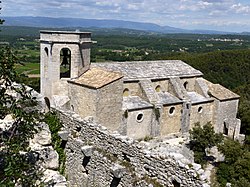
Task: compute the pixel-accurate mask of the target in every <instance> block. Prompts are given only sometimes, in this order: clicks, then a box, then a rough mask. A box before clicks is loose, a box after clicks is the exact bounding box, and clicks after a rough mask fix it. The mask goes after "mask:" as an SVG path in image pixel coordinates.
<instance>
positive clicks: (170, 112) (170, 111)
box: [169, 106, 175, 115]
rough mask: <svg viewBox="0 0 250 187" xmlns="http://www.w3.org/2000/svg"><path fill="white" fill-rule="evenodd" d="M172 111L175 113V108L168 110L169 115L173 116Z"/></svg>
mask: <svg viewBox="0 0 250 187" xmlns="http://www.w3.org/2000/svg"><path fill="white" fill-rule="evenodd" d="M174 111H175V107H173V106H172V107H171V108H170V109H169V114H170V115H173V114H174Z"/></svg>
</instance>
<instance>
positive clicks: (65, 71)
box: [60, 48, 71, 78]
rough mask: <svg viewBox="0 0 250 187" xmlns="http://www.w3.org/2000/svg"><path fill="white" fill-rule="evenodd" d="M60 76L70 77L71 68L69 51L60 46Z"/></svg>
mask: <svg viewBox="0 0 250 187" xmlns="http://www.w3.org/2000/svg"><path fill="white" fill-rule="evenodd" d="M60 62H61V65H60V78H70V69H71V51H70V49H68V48H62V49H61V51H60Z"/></svg>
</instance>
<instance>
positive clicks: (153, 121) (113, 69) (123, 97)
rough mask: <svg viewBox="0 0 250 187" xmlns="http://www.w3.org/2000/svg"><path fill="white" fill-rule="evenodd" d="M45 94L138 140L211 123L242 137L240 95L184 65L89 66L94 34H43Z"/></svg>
mask: <svg viewBox="0 0 250 187" xmlns="http://www.w3.org/2000/svg"><path fill="white" fill-rule="evenodd" d="M40 41H41V93H42V94H43V95H44V97H46V99H47V100H49V101H50V102H51V104H52V105H54V106H55V107H58V108H60V107H61V108H64V109H68V110H72V111H74V112H76V113H77V114H79V115H80V116H82V117H87V116H92V117H93V118H94V119H95V120H96V121H97V122H98V123H100V124H102V125H104V126H106V127H107V128H108V129H110V130H113V131H118V132H119V133H121V134H123V135H128V136H130V137H133V138H135V139H139V138H144V137H146V136H153V137H154V136H166V135H169V134H172V133H174V134H181V133H187V132H188V131H189V129H191V128H192V127H193V126H194V124H195V123H197V122H200V123H201V124H206V123H207V122H211V123H212V124H213V126H214V128H215V131H216V132H222V133H224V134H225V135H227V136H229V137H232V138H234V139H238V138H239V133H240V120H239V119H237V118H236V113H237V108H238V102H239V96H238V95H237V94H235V93H233V92H232V91H230V90H228V89H226V88H224V87H223V86H221V85H219V84H213V83H211V82H209V81H207V80H205V79H204V78H202V75H203V74H202V73H201V72H200V71H198V70H196V69H194V68H192V67H191V66H189V65H188V64H186V63H184V62H183V61H180V60H161V61H133V62H105V63H93V64H91V63H90V47H91V43H92V42H91V33H85V32H67V31H41V39H40Z"/></svg>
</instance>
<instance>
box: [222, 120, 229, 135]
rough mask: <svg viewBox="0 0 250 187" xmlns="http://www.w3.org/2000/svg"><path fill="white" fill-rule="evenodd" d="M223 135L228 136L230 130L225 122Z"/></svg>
mask: <svg viewBox="0 0 250 187" xmlns="http://www.w3.org/2000/svg"><path fill="white" fill-rule="evenodd" d="M223 134H225V135H228V128H227V124H226V122H224V127H223Z"/></svg>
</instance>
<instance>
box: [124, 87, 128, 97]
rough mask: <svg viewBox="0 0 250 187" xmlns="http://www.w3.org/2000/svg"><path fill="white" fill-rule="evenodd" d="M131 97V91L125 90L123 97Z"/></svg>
mask: <svg viewBox="0 0 250 187" xmlns="http://www.w3.org/2000/svg"><path fill="white" fill-rule="evenodd" d="M128 96H129V89H128V88H125V89H124V90H123V97H128Z"/></svg>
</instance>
